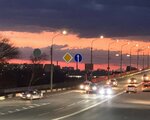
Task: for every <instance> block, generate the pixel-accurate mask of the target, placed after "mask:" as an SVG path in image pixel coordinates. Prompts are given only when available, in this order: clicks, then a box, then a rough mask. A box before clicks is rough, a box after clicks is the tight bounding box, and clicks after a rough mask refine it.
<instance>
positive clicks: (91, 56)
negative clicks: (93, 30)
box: [91, 35, 104, 65]
mask: <svg viewBox="0 0 150 120" xmlns="http://www.w3.org/2000/svg"><path fill="white" fill-rule="evenodd" d="M100 38H101V39H103V38H104V36H102V35H101V36H100ZM96 40H97V39H94V40H92V41H91V65H92V64H93V43H94V41H96Z"/></svg>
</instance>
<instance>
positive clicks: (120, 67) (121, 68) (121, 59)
mask: <svg viewBox="0 0 150 120" xmlns="http://www.w3.org/2000/svg"><path fill="white" fill-rule="evenodd" d="M126 45H129V42H128V43H125V44H123V45H122V46H121V51H120V53H121V55H120V71H121V72H122V50H123V47H124V46H126Z"/></svg>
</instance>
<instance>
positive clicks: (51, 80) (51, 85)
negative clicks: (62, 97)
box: [50, 30, 67, 91]
mask: <svg viewBox="0 0 150 120" xmlns="http://www.w3.org/2000/svg"><path fill="white" fill-rule="evenodd" d="M62 34H63V35H66V34H67V31H65V30H64V31H62V32H61V33H58V34H56V35H55V36H53V37H52V39H51V42H52V43H51V47H50V60H51V70H50V71H51V72H50V76H51V77H50V89H51V91H53V41H54V39H55V38H56V37H57V36H60V35H62Z"/></svg>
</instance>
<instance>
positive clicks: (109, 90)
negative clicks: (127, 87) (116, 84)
mask: <svg viewBox="0 0 150 120" xmlns="http://www.w3.org/2000/svg"><path fill="white" fill-rule="evenodd" d="M98 92H99V94H100V95H111V94H112V93H113V91H112V87H111V86H109V85H105V86H103V87H101V88H99V91H98Z"/></svg>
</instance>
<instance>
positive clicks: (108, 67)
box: [107, 40, 119, 79]
mask: <svg viewBox="0 0 150 120" xmlns="http://www.w3.org/2000/svg"><path fill="white" fill-rule="evenodd" d="M116 42H119V40H117V41H113V42H111V43H109V44H108V66H107V70H108V73H107V74H108V79H109V71H110V46H111V45H112V44H114V43H116Z"/></svg>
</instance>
